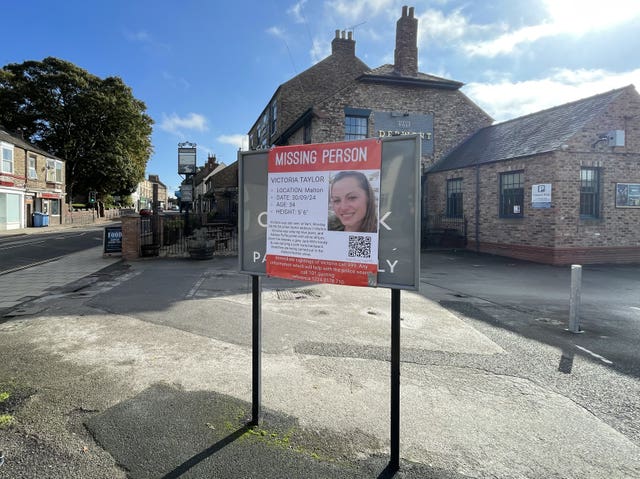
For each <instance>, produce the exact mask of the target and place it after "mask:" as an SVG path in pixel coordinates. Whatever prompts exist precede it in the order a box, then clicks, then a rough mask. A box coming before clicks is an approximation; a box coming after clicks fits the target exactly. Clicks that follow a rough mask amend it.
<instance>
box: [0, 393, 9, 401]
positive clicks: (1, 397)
mask: <svg viewBox="0 0 640 479" xmlns="http://www.w3.org/2000/svg"><path fill="white" fill-rule="evenodd" d="M10 397H11V393H9V392H6V391H3V392H1V393H0V402H5V401H6V400H7V399H9V398H10Z"/></svg>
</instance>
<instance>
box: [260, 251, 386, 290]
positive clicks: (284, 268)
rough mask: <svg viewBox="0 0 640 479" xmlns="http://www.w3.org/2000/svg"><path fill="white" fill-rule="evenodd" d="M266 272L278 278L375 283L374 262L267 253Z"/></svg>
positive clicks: (376, 272)
mask: <svg viewBox="0 0 640 479" xmlns="http://www.w3.org/2000/svg"><path fill="white" fill-rule="evenodd" d="M267 274H268V275H269V276H275V277H278V278H285V279H294V280H300V281H310V282H313V283H330V284H341V285H351V286H370V285H372V284H375V276H376V275H377V274H378V266H377V265H376V264H367V263H352V262H349V261H332V260H322V259H313V258H298V257H295V256H279V255H267Z"/></svg>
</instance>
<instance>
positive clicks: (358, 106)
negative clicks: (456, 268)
mask: <svg viewBox="0 0 640 479" xmlns="http://www.w3.org/2000/svg"><path fill="white" fill-rule="evenodd" d="M427 28H428V26H427ZM417 31H418V20H417V18H415V14H414V9H413V8H408V7H403V9H402V14H401V16H400V18H399V19H398V21H397V24H396V42H395V49H394V64H393V65H382V66H379V67H377V68H370V67H369V66H367V65H366V64H365V63H364V62H362V61H361V60H360V59H359V58H358V57H357V56H356V48H355V46H356V44H355V39H354V38H353V33H352V32H342V31H336V34H335V38H334V39H333V41H332V44H331V46H332V51H331V55H330V56H328V57H327V58H325V59H324V60H322V61H321V62H319V63H317V64H315V65H313V66H312V67H310V68H309V69H307V70H305V71H304V72H302V73H300V74H299V75H297V76H295V77H293V78H292V79H290V80H289V81H287V82H285V83H283V84H282V85H280V86H279V87H278V88H277V89H276V91H275V93H274V94H273V96H272V97H271V99H270V100H269V101H268V102H267V104H266V106H265V107H264V109H263V110H262V112H261V114H260V115H259V116H258V119H257V120H256V122H255V123H254V124H253V126H252V127H251V129H250V130H249V132H248V134H249V146H250V149H262V148H270V147H272V146H280V145H293V144H305V143H323V142H335V141H345V140H355V139H362V138H370V137H385V136H395V135H403V134H409V133H415V134H419V135H420V137H421V144H422V158H421V163H422V172H423V173H422V184H423V191H422V194H423V203H422V224H423V243H424V244H425V245H428V244H442V243H443V240H451V242H450V243H447V244H455V245H456V246H459V247H467V248H471V249H473V250H476V251H483V252H488V253H493V254H500V255H506V256H512V257H517V258H523V259H529V260H533V261H540V262H546V263H552V264H567V263H571V262H581V263H594V262H638V261H640V98H639V97H638V93H637V91H636V90H635V88H634V87H633V86H631V85H630V86H626V87H624V88H619V89H616V90H614V91H611V92H607V93H603V94H601V95H596V96H594V97H591V98H586V99H584V100H581V101H578V102H573V103H567V104H566V105H562V106H558V107H555V108H551V109H549V110H545V111H543V112H539V113H534V114H531V115H527V116H524V117H521V118H516V119H514V120H511V121H508V122H504V123H500V124H495V125H494V124H493V120H492V118H491V117H490V116H489V115H488V114H487V113H486V112H485V111H483V110H482V109H481V108H480V107H479V106H477V105H476V104H474V103H473V102H472V101H471V100H470V99H469V98H467V97H466V96H465V95H464V94H463V93H462V92H461V91H460V88H461V87H462V86H463V83H461V82H459V81H455V80H450V79H446V78H441V77H437V76H434V75H430V74H427V73H422V72H420V71H419V70H418V48H417Z"/></svg>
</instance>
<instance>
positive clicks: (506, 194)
mask: <svg viewBox="0 0 640 479" xmlns="http://www.w3.org/2000/svg"><path fill="white" fill-rule="evenodd" d="M523 176H524V174H523V172H522V171H518V172H515V173H501V174H500V217H501V218H522V216H523V206H524V184H523Z"/></svg>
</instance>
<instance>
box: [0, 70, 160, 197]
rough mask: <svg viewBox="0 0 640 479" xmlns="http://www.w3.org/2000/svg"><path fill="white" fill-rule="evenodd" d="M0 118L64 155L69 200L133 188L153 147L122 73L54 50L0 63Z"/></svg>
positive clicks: (146, 124)
mask: <svg viewBox="0 0 640 479" xmlns="http://www.w3.org/2000/svg"><path fill="white" fill-rule="evenodd" d="M0 124H2V125H4V126H5V127H6V128H7V129H9V130H14V131H17V130H18V129H21V130H22V131H23V132H24V133H25V135H26V136H25V139H28V140H29V141H31V142H32V143H33V144H35V145H36V146H38V147H39V148H42V149H43V150H45V151H48V152H49V153H51V154H53V155H55V156H57V157H59V158H61V159H63V160H65V169H66V185H67V196H68V198H69V201H72V200H73V194H74V192H75V193H77V194H78V195H82V196H84V195H86V194H87V192H88V191H89V190H95V191H97V192H98V194H99V196H104V195H107V194H114V195H127V194H129V193H131V192H132V191H133V190H134V189H135V187H136V185H137V184H138V183H139V182H140V181H142V180H143V179H144V172H145V169H146V165H147V162H148V161H149V157H150V156H151V153H152V151H153V150H152V146H151V132H152V125H153V120H152V119H151V117H149V116H148V115H147V114H146V106H145V104H144V103H143V102H142V101H140V100H137V99H136V98H134V97H133V94H132V91H131V88H129V87H128V86H127V85H125V83H124V82H123V81H122V79H120V78H118V77H108V78H105V79H104V80H103V79H100V78H99V77H97V76H95V75H92V74H90V73H89V72H87V71H86V70H83V69H82V68H80V67H78V66H76V65H74V64H72V63H70V62H67V61H65V60H60V59H58V58H53V57H48V58H45V59H44V60H42V61H41V62H39V61H26V62H24V63H20V64H18V63H11V64H8V65H5V66H4V67H3V68H2V70H0Z"/></svg>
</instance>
